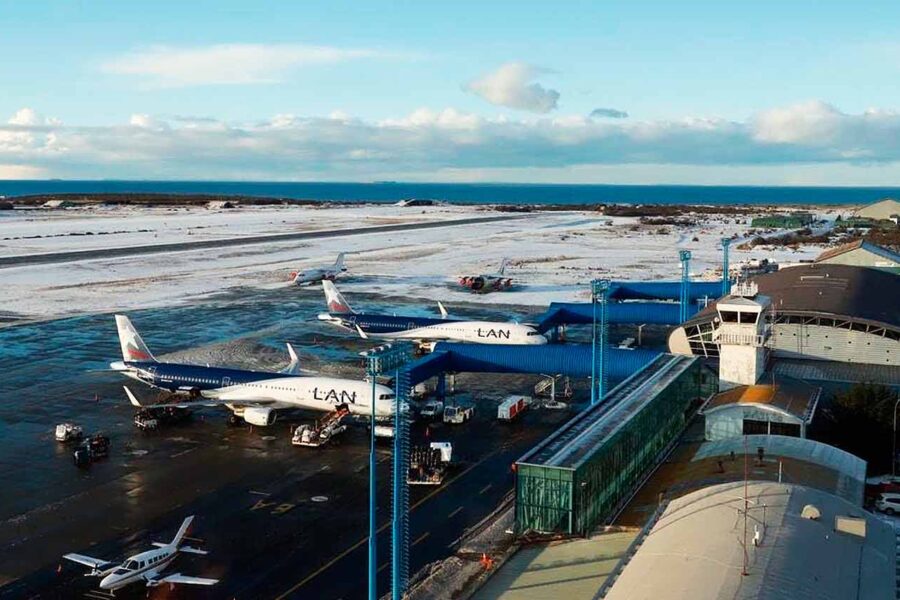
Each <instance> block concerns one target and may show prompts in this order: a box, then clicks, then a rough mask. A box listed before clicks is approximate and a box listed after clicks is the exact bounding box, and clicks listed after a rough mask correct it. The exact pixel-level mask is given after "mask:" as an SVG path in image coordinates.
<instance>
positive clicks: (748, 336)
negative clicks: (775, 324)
mask: <svg viewBox="0 0 900 600" xmlns="http://www.w3.org/2000/svg"><path fill="white" fill-rule="evenodd" d="M766 337H767V336H763V335H758V334H754V333H722V332H721V331H716V332H715V333H714V334H713V341H714V342H716V343H718V344H729V345H732V346H753V347H754V348H759V347H761V346H763V345H765V342H766Z"/></svg>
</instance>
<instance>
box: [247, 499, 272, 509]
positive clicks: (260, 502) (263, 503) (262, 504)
mask: <svg viewBox="0 0 900 600" xmlns="http://www.w3.org/2000/svg"><path fill="white" fill-rule="evenodd" d="M269 506H275V503H274V502H266V501H265V500H257V501H256V504H254V505H253V506H251V507H250V510H259V509H260V508H266V507H269Z"/></svg>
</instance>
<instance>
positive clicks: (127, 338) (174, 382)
mask: <svg viewBox="0 0 900 600" xmlns="http://www.w3.org/2000/svg"><path fill="white" fill-rule="evenodd" d="M116 326H117V327H118V330H119V344H120V346H121V347H122V358H123V360H121V361H116V362H113V363H110V365H109V366H110V368H111V369H112V370H113V371H117V372H119V373H122V374H123V375H125V376H126V377H130V378H131V379H134V380H136V381H140V382H143V383H145V384H147V385H149V386H151V387H154V388H158V389H162V390H167V391H169V392H172V393H176V394H184V395H187V396H190V397H192V398H196V400H194V401H191V402H172V403H168V404H154V405H153V406H154V407H156V408H165V407H168V406H177V407H179V408H188V407H191V406H226V407H227V408H228V409H229V410H231V412H232V421H233V422H238V420H239V419H240V418H243V419H244V421H246V422H247V423H250V424H251V425H258V426H261V427H264V426H267V425H271V424H272V423H274V422H275V419H276V417H277V412H276V411H277V410H278V409H286V408H305V409H310V410H318V411H324V412H332V411H334V410H336V409H337V408H338V407H339V406H342V405H346V407H347V409H348V410H349V411H350V413H351V414H357V415H362V416H369V417H371V415H372V403H371V399H372V393H373V390H372V385H371V383H369V382H366V381H358V380H355V379H338V378H335V377H318V376H300V375H298V372H299V370H300V360H299V359H298V358H297V353H296V352H295V351H294V348H293V346H291V345H290V344H288V345H287V349H288V354H289V355H290V357H291V362H290V364H289V365H288V366H287V367H285V368H284V369H282V370H281V371H279V372H277V373H272V372H268V371H247V370H242V369H229V368H223V367H210V366H205V367H204V366H200V365H190V364H179V363H165V362H159V361H158V360H156V358H154V356H153V354H152V353H151V352H150V349H149V348H147V345H146V344H145V343H144V340H142V339H141V336H140V335H139V334H138V332H137V330H136V329H135V328H134V325H132V324H131V320H130V319H129V318H128V317H126V316H125V315H116ZM374 391H375V395H376V396H377V399H376V400H375V416H376V418H379V419H380V418H384V417H389V416H391V415H393V414H394V406H393V405H394V392H393V390H391V388H389V387H387V386H384V385H380V384H376V386H375V390H374ZM125 393H126V394H127V395H128V399H129V400H130V401H131V403H132V404H133V405H135V406H138V407H143V405H142V404H141V402H140V401H139V400H138V399H137V398H136V397H135V395H134V394H133V393H132V392H131V390H130V389H128V387H127V386H125Z"/></svg>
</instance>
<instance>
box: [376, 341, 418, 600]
mask: <svg viewBox="0 0 900 600" xmlns="http://www.w3.org/2000/svg"><path fill="white" fill-rule="evenodd" d="M411 355H412V351H411V348H410V346H409V345H408V344H397V345H394V346H392V345H391V344H385V345H383V346H379V347H377V348H375V349H373V350H370V351H369V352H367V353H366V363H367V364H366V372H367V374H368V376H369V377H370V378H371V380H372V415H371V417H372V421H371V437H370V440H369V443H370V446H369V600H378V580H377V577H378V557H377V554H376V547H377V538H378V515H377V509H378V502H377V499H376V494H377V487H376V485H375V469H376V465H377V461H376V460H375V404H376V400H377V399H378V398H377V397H376V394H377V391H376V387H375V386H376V385H377V382H376V380H377V377H378V375H381V374H383V373H388V372H390V371H395V382H396V384H397V390H396V391H397V392H398V393H396V394H395V396H394V407H393V408H394V464H393V472H394V482H393V483H394V491H393V496H394V502H393V518H392V525H393V527H392V533H393V536H394V538H393V553H392V554H393V555H392V560H393V563H394V574H395V576H394V582H393V586H392V595H393V597H394V598H400V595H399V594H400V593H402V592H398V591H397V590H399V589H405V585H406V575H405V573H406V568H405V565H406V559H405V557H406V554H407V549H408V548H407V543H406V538H405V537H403V536H405V535H406V532H407V531H408V527H403V525H404V524H406V523H407V520H408V504H409V503H408V501H406V502H402V504H401V505H398V502H397V499H398V497H401V496H402V497H403V498H408V491H407V489H406V472H405V471H404V472H403V474H402V477H401V478H399V479H398V477H397V472H398V470H400V469H401V468H402V466H403V464H405V462H400V461H405V460H406V456H407V454H408V450H409V448H408V447H407V446H406V444H407V442H406V438H407V437H408V436H406V435H404V433H408V429H409V427H408V423H407V422H406V414H405V408H404V407H406V406H408V396H409V376H408V374H405V373H404V375H403V376H402V377H401V367H403V366H404V365H405V364H406V363H407V362H409V360H410V358H411ZM404 381H405V382H406V383H405V384H404V383H403V382H404ZM400 392H402V393H403V398H402V399H401V398H400ZM398 424H400V425H402V426H401V427H397V425H398ZM398 444H399V446H398ZM398 447H399V448H400V449H401V451H400V452H398ZM398 486H399V487H401V488H402V489H401V493H400V495H399V496H398V491H397V490H398ZM398 513H402V515H401V517H400V519H399V522H398ZM398 550H399V551H400V552H401V553H402V556H403V561H402V562H400V563H398V561H397V553H398ZM398 564H401V565H403V568H402V569H401V571H400V573H401V575H402V576H401V577H397V576H396V573H397V567H398ZM401 585H402V586H403V588H400V586H401Z"/></svg>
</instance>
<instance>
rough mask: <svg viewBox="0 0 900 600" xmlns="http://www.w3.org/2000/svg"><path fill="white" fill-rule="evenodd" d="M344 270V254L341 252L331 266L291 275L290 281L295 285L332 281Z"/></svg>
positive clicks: (345, 268)
mask: <svg viewBox="0 0 900 600" xmlns="http://www.w3.org/2000/svg"><path fill="white" fill-rule="evenodd" d="M346 270H347V267H345V266H344V253H343V252H341V253H340V254H338V255H337V260H335V261H334V264H333V265H330V266H327V267H316V268H313V269H307V270H306V271H297V272H295V273H291V280H292V281H293V282H294V283H296V284H297V285H303V284H304V283H308V284H313V283H318V282H319V281H328V280H331V281H333V280H334V278H335V277H337V276H338V275H340V274H341V273H343V272H344V271H346Z"/></svg>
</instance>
